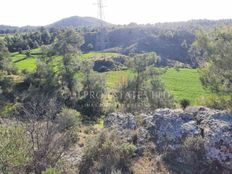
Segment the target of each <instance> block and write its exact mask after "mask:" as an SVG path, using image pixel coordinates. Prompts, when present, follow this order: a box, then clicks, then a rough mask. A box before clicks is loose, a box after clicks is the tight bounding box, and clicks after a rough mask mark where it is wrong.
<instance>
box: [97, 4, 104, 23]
mask: <svg viewBox="0 0 232 174" xmlns="http://www.w3.org/2000/svg"><path fill="white" fill-rule="evenodd" d="M97 6H98V18H99V19H101V20H103V8H104V6H103V0H97Z"/></svg>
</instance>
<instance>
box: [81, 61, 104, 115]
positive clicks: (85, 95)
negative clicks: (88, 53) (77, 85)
mask: <svg viewBox="0 0 232 174" xmlns="http://www.w3.org/2000/svg"><path fill="white" fill-rule="evenodd" d="M81 72H82V74H83V79H82V81H81V84H82V90H81V96H80V101H79V107H80V110H81V111H82V113H83V114H84V115H87V116H99V115H100V114H101V113H102V97H103V94H104V84H105V79H104V77H103V76H102V75H101V74H97V73H95V72H94V71H93V64H92V63H91V62H89V61H84V62H83V63H82V68H81Z"/></svg>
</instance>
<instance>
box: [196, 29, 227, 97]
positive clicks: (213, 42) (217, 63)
mask: <svg viewBox="0 0 232 174" xmlns="http://www.w3.org/2000/svg"><path fill="white" fill-rule="evenodd" d="M194 45H195V46H196V47H198V48H200V49H201V50H202V51H203V52H204V54H203V55H204V58H205V62H204V64H203V65H202V76H201V81H202V83H203V85H204V86H205V87H207V88H210V89H211V90H212V91H215V92H217V93H226V94H232V27H230V26H225V27H221V28H217V29H215V30H212V31H209V32H203V31H201V32H198V34H197V40H196V42H195V43H194Z"/></svg>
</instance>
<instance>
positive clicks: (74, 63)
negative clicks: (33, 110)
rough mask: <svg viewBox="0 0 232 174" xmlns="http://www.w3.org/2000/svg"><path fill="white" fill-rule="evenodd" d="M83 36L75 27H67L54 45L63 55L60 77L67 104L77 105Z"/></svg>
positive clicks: (54, 48)
mask: <svg viewBox="0 0 232 174" xmlns="http://www.w3.org/2000/svg"><path fill="white" fill-rule="evenodd" d="M83 40H84V39H83V37H82V35H80V34H79V33H78V32H76V31H75V30H74V29H67V30H64V31H63V32H60V33H59V34H58V36H57V38H56V41H55V43H54V45H53V50H54V51H55V52H56V53H57V54H59V55H62V56H63V61H62V63H63V66H61V67H60V70H59V73H60V74H59V78H60V81H61V83H62V88H63V89H66V90H65V91H66V92H65V93H66V96H67V98H66V104H68V105H69V106H70V107H75V103H76V101H75V100H76V96H77V88H78V84H77V79H76V77H75V75H76V73H77V72H78V71H79V70H80V61H79V55H80V47H81V45H82V44H83V42H84V41H83Z"/></svg>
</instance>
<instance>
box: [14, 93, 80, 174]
mask: <svg viewBox="0 0 232 174" xmlns="http://www.w3.org/2000/svg"><path fill="white" fill-rule="evenodd" d="M57 102H58V101H57V99H56V98H52V99H51V98H50V97H49V98H47V97H46V96H33V97H32V100H30V101H25V102H24V103H23V104H21V105H17V107H16V109H15V114H14V116H15V117H16V118H17V119H18V120H20V121H23V124H24V126H25V129H26V132H27V133H25V135H28V137H27V139H26V140H27V141H25V143H26V142H28V143H29V145H28V146H26V147H27V148H26V149H27V151H26V152H27V154H28V156H27V157H30V159H29V161H27V163H26V166H25V167H24V168H25V170H26V172H25V173H35V174H41V173H42V172H43V171H46V169H48V168H51V167H52V168H54V167H56V166H57V164H58V162H59V161H60V160H61V159H62V157H63V154H64V153H65V152H66V151H67V150H68V149H69V148H70V147H71V146H72V145H73V144H75V143H76V142H77V134H76V132H77V130H76V129H77V125H78V124H79V123H78V122H79V118H78V117H79V115H78V113H77V112H75V111H73V110H67V109H64V110H61V107H60V105H59V103H57ZM12 146H13V145H12ZM26 159H27V158H26ZM23 173H24V172H23Z"/></svg>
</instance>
